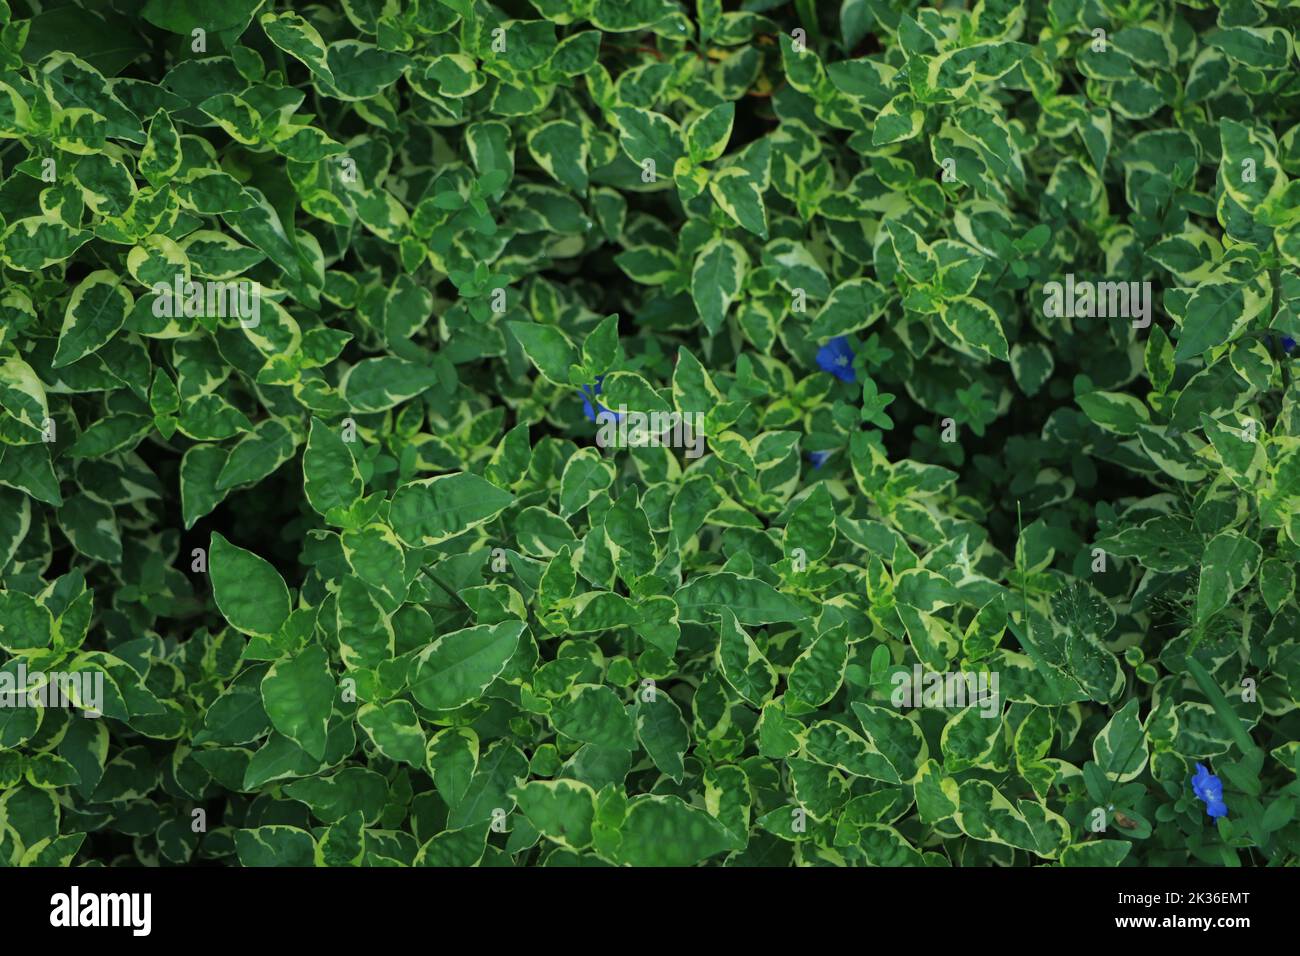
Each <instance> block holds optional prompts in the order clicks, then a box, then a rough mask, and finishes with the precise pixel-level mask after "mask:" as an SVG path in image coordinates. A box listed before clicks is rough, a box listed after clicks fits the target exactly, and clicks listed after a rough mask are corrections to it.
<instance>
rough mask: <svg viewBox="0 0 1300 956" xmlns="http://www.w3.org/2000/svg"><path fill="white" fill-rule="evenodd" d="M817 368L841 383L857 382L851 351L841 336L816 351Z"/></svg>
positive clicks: (846, 340)
mask: <svg viewBox="0 0 1300 956" xmlns="http://www.w3.org/2000/svg"><path fill="white" fill-rule="evenodd" d="M817 366H818V367H819V368H820V369H821V370H822V371H823V372H830V373H831V374H832V375H834V376H835V377H836V378H838V379H839V380H840V381H842V382H855V381H857V375H856V374H855V373H854V371H853V349H852V348H851V347H850V346H849V340H848V338H846V337H845V336H843V335H839V336H836V337H835V338H833V339H831V340H830V341H829V342H827V343H826V344H825V345H823V346H822V347H821V348H820V349H818V350H817Z"/></svg>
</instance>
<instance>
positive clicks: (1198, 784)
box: [1192, 763, 1228, 817]
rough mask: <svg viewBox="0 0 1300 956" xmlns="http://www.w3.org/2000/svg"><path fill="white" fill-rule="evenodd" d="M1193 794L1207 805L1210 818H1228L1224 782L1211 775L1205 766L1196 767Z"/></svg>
mask: <svg viewBox="0 0 1300 956" xmlns="http://www.w3.org/2000/svg"><path fill="white" fill-rule="evenodd" d="M1192 793H1193V794H1194V795H1195V796H1196V799H1197V800H1200V801H1201V802H1202V803H1204V804H1205V812H1206V813H1208V814H1209V815H1210V816H1212V817H1222V816H1227V813H1228V805H1227V804H1226V803H1224V802H1223V781H1222V780H1220V779H1219V778H1218V777H1216V776H1215V775H1214V774H1212V773H1210V771H1209V770H1207V769H1206V767H1205V764H1201V763H1198V764H1197V765H1196V774H1195V776H1193V777H1192Z"/></svg>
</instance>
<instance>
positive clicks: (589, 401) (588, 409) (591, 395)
mask: <svg viewBox="0 0 1300 956" xmlns="http://www.w3.org/2000/svg"><path fill="white" fill-rule="evenodd" d="M604 381H605V376H603V375H597V376H596V384H595V385H584V386H582V388H580V389H579V390H578V393H579V394H580V395H581V396H582V414H584V415H586V416H587V421H589V422H594V421H595V420H596V409H597V408H598V409H600V410H601V411H602V412H608V411H610V410H609V409H608V408H606V407H605V406H604V405H602V404H600V402H598V401H596V396H597V395H599V394H600V385H601V383H602V382H604ZM593 406H594V407H593ZM611 414H613V415H614V416H615V418H622V417H623V416H622V415H619V414H618V413H617V412H611Z"/></svg>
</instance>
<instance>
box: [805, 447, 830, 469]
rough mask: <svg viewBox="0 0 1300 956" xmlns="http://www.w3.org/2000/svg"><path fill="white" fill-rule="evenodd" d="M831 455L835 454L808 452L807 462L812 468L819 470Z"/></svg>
mask: <svg viewBox="0 0 1300 956" xmlns="http://www.w3.org/2000/svg"><path fill="white" fill-rule="evenodd" d="M833 454H835V453H834V452H833V451H810V452H808V460H809V461H810V462H812V466H813V467H814V468H820V467H821V466H822V465H824V464H826V459H827V458H829V457H831V455H833Z"/></svg>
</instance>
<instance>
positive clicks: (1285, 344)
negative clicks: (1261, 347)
mask: <svg viewBox="0 0 1300 956" xmlns="http://www.w3.org/2000/svg"><path fill="white" fill-rule="evenodd" d="M1293 348H1295V339H1293V338H1291V336H1289V335H1285V336H1283V337H1282V349H1283V350H1284V351H1287V352H1290V351H1291V350H1292V349H1293Z"/></svg>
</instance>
